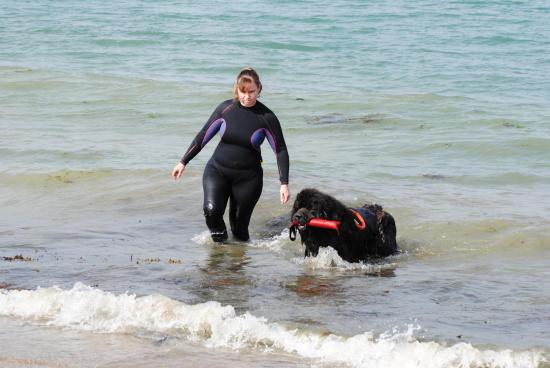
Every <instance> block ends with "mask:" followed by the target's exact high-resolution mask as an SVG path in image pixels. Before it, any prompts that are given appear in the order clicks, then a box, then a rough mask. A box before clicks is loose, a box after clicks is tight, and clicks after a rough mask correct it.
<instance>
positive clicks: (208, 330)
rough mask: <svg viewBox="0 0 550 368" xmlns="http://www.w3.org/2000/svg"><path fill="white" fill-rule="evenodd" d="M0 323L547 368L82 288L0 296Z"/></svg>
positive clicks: (531, 358) (390, 360) (380, 362)
mask: <svg viewBox="0 0 550 368" xmlns="http://www.w3.org/2000/svg"><path fill="white" fill-rule="evenodd" d="M0 316H5V317H15V318H19V319H21V320H24V321H28V322H33V323H36V324H38V325H45V326H59V327H64V328H73V329H76V330H84V331H92V332H97V333H127V334H134V335H136V336H147V335H148V334H149V335H151V336H154V335H158V334H159V333H160V334H164V335H167V336H170V337H175V338H179V339H182V340H188V341H195V342H199V343H202V344H204V345H205V346H207V347H211V348H229V349H233V350H239V349H243V348H248V349H250V348H252V349H257V350H260V351H282V352H286V353H291V354H296V355H297V356H300V357H303V358H307V359H312V360H314V361H317V362H319V363H326V364H344V365H347V366H350V367H378V366H384V367H399V368H407V367H423V368H424V367H427V368H430V367H434V368H436V367H537V366H539V364H542V363H545V362H548V359H547V357H546V356H545V355H544V354H543V353H542V352H538V351H534V350H529V351H512V350H501V351H494V350H480V349H478V348H476V347H474V346H472V345H470V344H467V343H459V344H456V345H452V346H446V345H445V344H442V343H438V342H435V341H428V342H422V341H418V340H417V339H416V338H415V337H414V332H415V330H416V328H415V327H413V326H408V327H407V328H406V329H405V330H404V331H398V330H392V331H388V332H386V333H384V334H382V335H380V336H378V337H376V336H375V335H374V334H373V333H372V332H365V333H362V334H358V335H355V336H351V337H347V336H340V335H335V334H328V335H326V334H319V333H315V332H311V331H307V330H303V329H290V328H288V327H285V326H283V325H281V324H278V323H272V322H269V321H267V320H266V319H265V318H262V317H256V316H254V315H252V314H250V313H248V312H246V313H244V314H242V315H237V314H236V313H235V309H234V308H233V307H232V306H230V305H227V306H222V305H221V304H220V303H218V302H214V301H209V302H206V303H201V304H195V305H189V304H185V303H182V302H179V301H176V300H173V299H170V298H167V297H165V296H162V295H146V296H136V295H134V294H128V293H125V294H120V295H115V294H112V293H109V292H106V291H102V290H100V289H97V288H92V287H89V286H86V285H84V284H82V283H77V284H75V285H74V287H73V288H72V289H70V290H64V289H61V288H58V287H50V288H37V289H36V290H0Z"/></svg>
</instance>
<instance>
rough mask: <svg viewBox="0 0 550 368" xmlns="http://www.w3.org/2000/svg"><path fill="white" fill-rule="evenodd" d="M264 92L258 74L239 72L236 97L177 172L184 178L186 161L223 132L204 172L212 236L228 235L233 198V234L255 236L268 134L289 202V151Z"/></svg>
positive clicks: (220, 108) (214, 119)
mask: <svg viewBox="0 0 550 368" xmlns="http://www.w3.org/2000/svg"><path fill="white" fill-rule="evenodd" d="M261 91H262V83H261V82H260V77H259V76H258V73H256V71H255V70H254V69H252V68H244V69H243V70H241V72H240V73H239V74H238V75H237V80H236V81H235V86H234V89H233V93H234V98H233V99H231V100H227V101H224V102H222V103H221V104H220V105H219V106H218V107H217V108H216V109H215V110H214V112H213V113H212V115H211V116H210V118H209V119H208V121H207V122H206V124H205V125H204V127H203V128H202V129H201V131H200V132H199V133H198V134H197V136H196V137H195V139H194V140H193V142H191V145H190V146H189V149H187V152H185V154H184V155H183V157H182V159H181V161H180V163H178V164H177V165H176V166H175V167H174V170H173V171H172V177H174V179H178V178H179V177H180V176H181V175H182V173H183V170H185V166H186V165H187V164H188V163H189V161H191V159H193V157H195V156H196V155H197V154H198V153H199V152H200V151H201V149H202V148H203V147H204V146H205V145H206V144H207V143H208V141H210V139H212V137H213V136H214V135H216V133H218V132H219V133H220V135H221V140H220V143H219V144H218V146H217V147H216V150H215V151H214V154H213V155H212V157H211V158H210V160H209V161H208V163H207V164H206V167H205V168H204V175H203V190H204V204H203V209H204V217H205V219H206V225H207V226H208V229H209V230H210V233H211V235H212V239H213V240H214V241H216V242H222V241H224V240H226V239H227V230H226V227H225V222H224V220H223V214H224V212H225V207H226V205H227V200H228V199H230V202H229V223H230V226H231V232H232V233H233V236H234V237H235V238H236V239H238V240H242V241H246V240H248V239H249V235H248V224H249V223H250V217H251V216H252V211H253V210H254V206H256V203H257V202H258V199H259V198H260V194H261V193H262V186H263V170H262V155H261V151H260V145H261V144H262V142H263V141H264V139H265V138H267V140H268V141H269V144H270V145H271V148H272V149H273V152H275V155H276V157H277V166H278V167H279V179H280V181H281V189H280V199H281V203H282V204H285V203H286V202H288V199H289V197H290V192H289V190H288V168H289V162H288V152H287V149H286V144H285V140H284V137H283V132H282V129H281V125H280V124H279V120H278V119H277V117H276V116H275V114H274V113H273V112H272V111H271V110H270V109H268V108H267V107H266V106H265V105H264V104H262V103H261V102H260V101H258V100H257V98H258V97H259V95H260V92H261Z"/></svg>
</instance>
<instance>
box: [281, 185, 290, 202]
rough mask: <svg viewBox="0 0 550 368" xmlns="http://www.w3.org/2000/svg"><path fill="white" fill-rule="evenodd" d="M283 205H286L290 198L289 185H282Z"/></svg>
mask: <svg viewBox="0 0 550 368" xmlns="http://www.w3.org/2000/svg"><path fill="white" fill-rule="evenodd" d="M280 194H281V204H285V203H286V202H288V199H289V198H290V191H289V190H288V184H281V190H280Z"/></svg>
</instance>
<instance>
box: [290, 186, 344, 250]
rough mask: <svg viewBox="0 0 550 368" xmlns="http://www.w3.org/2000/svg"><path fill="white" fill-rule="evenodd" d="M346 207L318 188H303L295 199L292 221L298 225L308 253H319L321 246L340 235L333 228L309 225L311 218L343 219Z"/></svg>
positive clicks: (326, 244)
mask: <svg viewBox="0 0 550 368" xmlns="http://www.w3.org/2000/svg"><path fill="white" fill-rule="evenodd" d="M345 214H346V207H345V206H344V205H343V204H342V203H340V202H339V201H338V200H336V199H335V198H333V197H331V196H329V195H328V194H324V193H322V192H319V191H318V190H316V189H310V188H308V189H303V190H302V191H301V192H300V193H298V195H297V196H296V199H295V201H294V205H293V206H292V212H291V218H290V220H291V223H292V224H294V225H296V227H297V228H298V231H299V233H300V238H301V240H302V243H303V244H305V246H306V255H313V256H315V255H317V253H318V252H319V247H323V246H325V247H326V246H329V245H331V244H333V243H334V238H335V237H336V236H337V235H338V234H337V232H336V231H335V230H333V229H326V228H319V227H311V226H308V223H309V221H310V220H311V219H313V218H316V219H323V220H330V221H342V218H343V216H345Z"/></svg>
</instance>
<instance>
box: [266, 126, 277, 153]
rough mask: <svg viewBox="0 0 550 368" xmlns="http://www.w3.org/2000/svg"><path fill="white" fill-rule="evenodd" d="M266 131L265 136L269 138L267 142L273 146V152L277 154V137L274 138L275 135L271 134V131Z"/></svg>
mask: <svg viewBox="0 0 550 368" xmlns="http://www.w3.org/2000/svg"><path fill="white" fill-rule="evenodd" d="M264 130H265V135H266V137H267V141H268V142H269V145H270V146H271V149H272V150H273V152H275V153H277V142H276V141H275V137H274V136H273V134H271V132H270V131H269V130H267V129H264Z"/></svg>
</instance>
